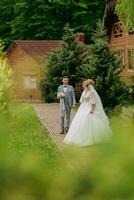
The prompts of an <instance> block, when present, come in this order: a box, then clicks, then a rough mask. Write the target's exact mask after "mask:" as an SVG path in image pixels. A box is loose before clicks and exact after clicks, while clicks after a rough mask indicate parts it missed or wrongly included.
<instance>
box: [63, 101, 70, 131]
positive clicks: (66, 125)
mask: <svg viewBox="0 0 134 200" xmlns="http://www.w3.org/2000/svg"><path fill="white" fill-rule="evenodd" d="M70 114H71V107H70V106H69V105H65V108H64V110H62V112H61V130H62V131H63V130H64V128H66V130H68V129H69V126H70Z"/></svg>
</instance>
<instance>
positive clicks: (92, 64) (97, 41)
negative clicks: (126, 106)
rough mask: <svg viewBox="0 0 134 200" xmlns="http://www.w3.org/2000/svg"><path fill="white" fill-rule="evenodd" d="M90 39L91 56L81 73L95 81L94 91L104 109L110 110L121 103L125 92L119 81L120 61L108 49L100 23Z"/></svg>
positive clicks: (104, 32) (84, 63)
mask: <svg viewBox="0 0 134 200" xmlns="http://www.w3.org/2000/svg"><path fill="white" fill-rule="evenodd" d="M92 39H93V42H94V44H93V45H91V54H90V56H89V57H88V59H86V60H83V67H82V69H83V73H84V76H85V77H86V78H92V79H94V80H95V87H96V90H97V92H98V93H99V95H100V97H101V99H102V102H103V105H104V107H105V109H112V108H114V107H115V106H116V105H118V104H120V103H122V100H123V97H124V95H125V94H126V92H127V88H126V86H125V84H124V83H122V81H121V80H120V74H119V69H120V67H121V59H120V58H117V56H116V54H115V52H114V51H113V50H111V49H110V47H109V44H108V42H107V38H106V31H105V30H104V26H103V25H102V23H100V22H99V23H98V24H97V29H96V31H95V32H94V34H93V38H92Z"/></svg>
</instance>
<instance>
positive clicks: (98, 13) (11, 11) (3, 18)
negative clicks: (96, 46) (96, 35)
mask: <svg viewBox="0 0 134 200" xmlns="http://www.w3.org/2000/svg"><path fill="white" fill-rule="evenodd" d="M104 4H105V3H104V0H94V1H92V0H85V1H83V0H74V1H72V0H69V1H65V0H47V1H44V0H34V1H32V0H10V1H9V0H1V1H0V13H1V15H0V24H1V26H0V38H1V39H4V42H5V43H6V46H8V45H9V43H11V42H12V41H13V40H16V39H25V40H26V39H39V40H40V39H43V40H44V39H45V40H47V39H61V36H62V34H63V27H64V26H65V24H66V23H67V22H68V23H70V25H71V27H73V28H74V29H75V31H77V32H85V33H86V35H87V40H88V42H89V41H90V39H89V38H90V36H91V34H90V33H91V30H92V29H93V28H94V26H95V24H96V21H97V20H98V19H99V18H102V16H103V10H104Z"/></svg>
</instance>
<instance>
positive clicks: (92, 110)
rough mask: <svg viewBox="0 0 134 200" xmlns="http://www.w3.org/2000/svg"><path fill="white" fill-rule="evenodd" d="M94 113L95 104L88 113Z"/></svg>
mask: <svg viewBox="0 0 134 200" xmlns="http://www.w3.org/2000/svg"><path fill="white" fill-rule="evenodd" d="M94 111H95V104H91V111H90V113H94Z"/></svg>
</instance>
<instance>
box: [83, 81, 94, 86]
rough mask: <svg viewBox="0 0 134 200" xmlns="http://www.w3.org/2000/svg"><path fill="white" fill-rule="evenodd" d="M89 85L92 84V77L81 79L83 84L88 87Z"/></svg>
mask: <svg viewBox="0 0 134 200" xmlns="http://www.w3.org/2000/svg"><path fill="white" fill-rule="evenodd" d="M89 85H94V81H93V80H92V79H87V80H85V81H83V86H86V87H89Z"/></svg>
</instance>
